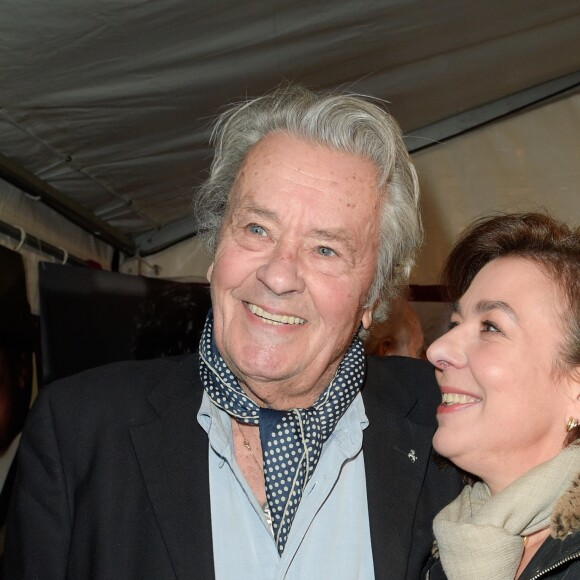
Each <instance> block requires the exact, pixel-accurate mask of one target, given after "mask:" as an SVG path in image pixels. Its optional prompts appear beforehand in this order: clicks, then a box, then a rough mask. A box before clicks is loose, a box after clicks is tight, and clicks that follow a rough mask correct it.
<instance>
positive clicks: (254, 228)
mask: <svg viewBox="0 0 580 580" xmlns="http://www.w3.org/2000/svg"><path fill="white" fill-rule="evenodd" d="M247 229H248V231H249V232H250V233H251V234H254V235H256V236H260V237H262V238H263V237H265V235H266V230H265V229H264V228H263V227H262V226H259V225H258V224H250V225H249V226H247Z"/></svg>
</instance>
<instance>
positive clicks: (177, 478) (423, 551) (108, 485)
mask: <svg viewBox="0 0 580 580" xmlns="http://www.w3.org/2000/svg"><path fill="white" fill-rule="evenodd" d="M202 393H203V389H202V387H201V384H200V380H199V373H198V367H197V356H196V355H191V356H186V357H179V358H165V359H158V360H152V361H139V362H135V361H132V362H124V363H116V364H113V365H108V366H105V367H101V368H99V369H95V370H91V371H87V372H84V373H81V374H79V375H76V376H73V377H69V378H67V379H63V380H61V381H59V382H57V383H55V384H53V385H51V386H49V387H46V388H44V389H43V390H42V392H41V393H40V395H39V397H38V399H37V401H36V402H35V404H34V406H33V409H32V411H31V413H30V415H29V418H28V421H27V424H26V426H25V429H24V432H23V436H22V440H21V443H20V449H19V458H18V461H19V467H18V474H17V481H16V487H15V493H14V494H13V498H12V503H11V511H10V513H9V520H8V534H7V541H6V553H5V559H4V565H5V572H6V578H10V579H11V580H17V579H20V578H26V579H33V578H39V579H50V580H59V579H64V578H68V579H71V580H72V579H74V580H78V579H80V578H82V579H83V580H89V579H91V578H94V579H103V578H107V579H108V580H111V579H117V578H118V579H120V580H121V579H122V580H129V579H132V578H136V579H137V578H154V579H155V580H165V579H175V578H183V579H188V580H189V579H192V578H202V579H204V580H205V579H208V578H213V576H214V571H213V553H212V539H211V514H210V501H209V484H208V458H207V454H208V440H207V435H206V433H205V431H203V429H202V428H201V427H200V425H199V424H198V422H197V419H196V415H197V412H198V410H199V406H200V404H201V397H202ZM363 398H364V401H365V409H366V412H367V415H368V417H369V420H370V425H369V427H368V428H367V429H366V430H365V431H364V436H363V449H364V458H365V469H366V479H367V495H368V503H369V518H370V526H371V537H372V547H373V558H374V565H375V570H376V577H377V578H379V579H381V578H384V579H389V580H397V579H403V578H409V579H413V580H415V579H417V578H418V577H419V574H420V570H421V568H422V566H423V564H424V561H425V559H426V555H427V554H428V552H429V550H430V546H431V542H432V539H431V521H432V518H433V517H434V515H435V514H436V513H437V511H439V509H441V507H443V506H444V505H446V504H447V503H449V502H450V501H451V500H452V499H453V498H454V497H455V496H456V495H457V494H458V493H459V491H460V488H461V485H460V482H459V478H458V476H457V474H456V473H455V471H454V470H452V469H449V470H444V471H441V470H439V469H438V468H437V467H436V466H435V464H434V462H433V461H432V458H431V437H432V435H433V432H434V429H435V407H436V405H437V404H438V402H439V400H440V397H439V394H438V389H437V387H436V384H435V381H434V378H433V370H432V368H431V367H430V365H428V364H426V363H423V362H422V361H417V360H414V359H405V358H400V357H388V358H385V359H380V360H379V359H371V360H370V361H369V365H368V370H367V378H366V385H365V388H364V389H363ZM338 533H339V532H338Z"/></svg>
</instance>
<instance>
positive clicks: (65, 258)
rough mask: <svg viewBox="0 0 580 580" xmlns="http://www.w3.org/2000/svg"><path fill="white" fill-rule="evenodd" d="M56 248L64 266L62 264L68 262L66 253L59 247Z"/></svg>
mask: <svg viewBox="0 0 580 580" xmlns="http://www.w3.org/2000/svg"><path fill="white" fill-rule="evenodd" d="M57 248H58V249H59V250H60V251H61V252H62V264H63V266H64V264H66V263H67V261H68V252H67V251H66V250H65V249H64V248H61V247H60V246H57Z"/></svg>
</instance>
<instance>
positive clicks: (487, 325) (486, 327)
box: [481, 320, 501, 332]
mask: <svg viewBox="0 0 580 580" xmlns="http://www.w3.org/2000/svg"><path fill="white" fill-rule="evenodd" d="M481 326H482V330H483V332H501V329H500V328H499V327H498V326H496V325H495V324H494V323H493V322H490V321H489V320H484V321H483V322H482V324H481Z"/></svg>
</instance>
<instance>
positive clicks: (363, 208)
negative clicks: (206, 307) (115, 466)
mask: <svg viewBox="0 0 580 580" xmlns="http://www.w3.org/2000/svg"><path fill="white" fill-rule="evenodd" d="M378 216H379V193H378V190H377V186H376V170H375V167H374V165H373V164H372V163H371V162H370V161H367V160H365V159H362V158H360V157H357V156H354V155H351V154H348V153H344V152H337V151H333V150H332V149H329V148H327V147H323V146H320V145H316V144H312V143H309V142H306V141H303V140H300V139H298V138H296V137H292V136H289V135H287V134H284V133H277V134H271V135H268V136H267V137H264V138H263V139H262V140H260V141H259V142H258V143H257V144H256V145H255V146H254V147H253V149H252V150H251V151H250V153H249V154H248V156H247V158H246V160H245V162H244V164H243V165H242V167H241V169H240V173H239V175H238V177H237V180H236V182H235V184H234V186H233V188H232V192H231V195H230V202H229V206H228V211H227V215H226V218H225V221H224V225H223V227H222V229H221V232H220V237H219V242H218V247H217V250H216V255H215V259H214V262H213V264H212V266H211V267H210V269H209V271H208V279H209V280H210V282H211V292H212V302H213V311H214V328H215V340H216V343H217V346H218V348H219V350H220V353H221V354H222V356H223V357H224V359H225V361H226V363H227V364H228V366H229V367H230V369H231V370H232V372H233V373H234V374H235V375H236V376H237V377H238V379H239V381H240V383H241V385H242V387H243V388H244V390H245V391H246V392H247V393H248V395H249V396H250V397H252V399H254V401H256V402H257V403H258V404H259V405H262V406H270V407H273V408H278V409H287V408H294V407H307V406H310V405H311V404H312V403H313V402H314V401H315V400H316V398H317V397H318V395H319V394H320V393H321V392H322V391H323V390H324V388H325V387H326V386H327V385H328V384H329V382H330V380H331V379H332V376H333V375H334V372H335V371H336V368H337V366H338V364H339V362H340V360H341V358H342V356H343V354H344V353H345V351H346V350H347V348H348V346H349V345H350V343H351V341H352V339H353V336H354V335H355V334H356V332H357V328H358V326H359V323H360V322H361V321H362V323H363V325H364V326H365V328H366V327H368V326H369V325H370V322H371V315H370V310H371V309H370V308H366V309H365V308H364V306H365V301H366V299H367V295H368V291H369V288H370V285H371V283H372V280H373V277H374V273H375V266H376V259H377V246H378V219H379V218H378Z"/></svg>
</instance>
